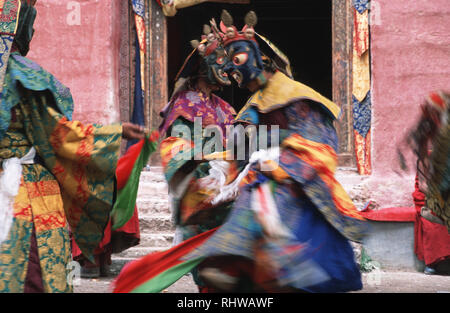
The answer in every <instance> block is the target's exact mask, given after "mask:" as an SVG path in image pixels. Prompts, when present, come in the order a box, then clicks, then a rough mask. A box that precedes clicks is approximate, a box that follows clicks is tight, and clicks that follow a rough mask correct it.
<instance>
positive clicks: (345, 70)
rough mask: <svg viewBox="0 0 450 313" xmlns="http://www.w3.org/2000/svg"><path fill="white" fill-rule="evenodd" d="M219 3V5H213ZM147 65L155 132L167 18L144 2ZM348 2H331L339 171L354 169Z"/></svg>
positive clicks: (164, 94) (162, 92)
mask: <svg viewBox="0 0 450 313" xmlns="http://www.w3.org/2000/svg"><path fill="white" fill-rule="evenodd" d="M217 2H220V1H217ZM146 7H147V8H148V10H147V15H148V16H146V26H147V55H148V57H147V62H146V78H145V79H146V86H147V88H146V95H145V97H146V110H145V115H146V121H147V125H149V126H150V127H152V128H157V127H158V125H159V123H160V121H161V120H160V117H159V111H160V109H161V108H162V107H163V106H165V105H166V103H167V101H168V82H167V80H168V75H167V73H168V51H167V41H168V30H167V17H165V16H164V14H163V12H162V9H161V7H160V6H159V5H158V4H157V2H156V1H155V0H146ZM352 8H353V6H352V0H344V1H342V0H339V1H336V0H334V1H332V13H331V14H332V41H333V42H332V59H333V60H332V92H333V99H332V100H333V101H334V102H335V103H336V104H338V105H339V106H340V107H341V109H342V113H341V116H340V118H339V120H338V121H337V122H336V129H337V133H338V138H339V150H338V159H339V166H341V167H351V168H355V167H356V160H355V155H354V139H353V117H352V110H351V108H352V106H351V99H352V83H353V82H352V57H353V56H352V52H353V14H352Z"/></svg>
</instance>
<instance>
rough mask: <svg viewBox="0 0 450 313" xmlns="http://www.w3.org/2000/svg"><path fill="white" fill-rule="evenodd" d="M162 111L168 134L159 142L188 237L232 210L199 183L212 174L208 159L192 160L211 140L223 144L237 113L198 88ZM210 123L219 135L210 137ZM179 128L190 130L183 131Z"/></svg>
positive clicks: (178, 215) (162, 130) (177, 219)
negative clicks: (217, 202) (214, 200)
mask: <svg viewBox="0 0 450 313" xmlns="http://www.w3.org/2000/svg"><path fill="white" fill-rule="evenodd" d="M162 114H163V116H164V122H163V124H162V125H161V128H160V133H161V136H164V134H166V139H165V140H163V141H162V142H161V146H160V153H161V158H162V164H163V167H164V173H165V177H166V179H167V181H168V183H169V189H170V190H169V191H170V193H171V196H172V201H173V209H174V215H175V222H176V223H177V224H178V225H181V226H182V228H183V231H184V235H183V238H184V239H186V238H190V237H192V236H193V235H196V234H198V233H201V232H203V231H206V230H209V229H212V228H214V227H216V226H218V225H220V224H221V223H222V222H223V220H224V219H225V217H226V215H227V214H228V212H229V209H230V205H229V204H222V205H218V206H213V205H211V203H210V200H211V197H212V193H211V191H210V190H207V189H205V188H203V187H201V186H200V185H199V184H198V181H199V180H200V179H201V178H204V177H206V176H208V175H209V170H210V168H211V167H210V165H209V162H202V163H198V164H195V163H194V161H193V160H194V157H195V156H196V155H198V153H202V152H203V148H204V147H205V145H207V144H208V142H210V140H218V141H219V143H220V144H221V145H222V146H221V147H220V148H224V145H225V139H224V138H225V134H226V126H227V125H231V124H232V122H233V120H234V115H235V114H236V113H235V111H234V109H233V108H232V107H231V106H230V105H229V104H228V103H227V102H225V101H223V100H222V99H221V98H219V97H217V96H215V95H213V94H212V95H211V96H210V97H208V96H207V95H206V94H204V93H202V92H199V91H181V92H179V93H178V94H176V95H175V96H174V97H173V99H172V101H171V102H169V104H168V105H167V107H166V108H165V110H164V111H163V112H162ZM196 119H197V121H198V122H199V124H197V125H196V124H195V121H196ZM208 126H217V127H218V130H219V131H220V133H221V135H220V138H216V137H215V136H212V137H208V136H207V135H206V134H205V133H204V132H205V128H206V127H208ZM177 129H184V130H188V131H189V132H188V134H182V133H179V132H177V131H176V130H177ZM211 152H217V151H214V150H211ZM233 173H234V174H235V167H234V164H233V163H230V179H232V178H233V177H235V176H233Z"/></svg>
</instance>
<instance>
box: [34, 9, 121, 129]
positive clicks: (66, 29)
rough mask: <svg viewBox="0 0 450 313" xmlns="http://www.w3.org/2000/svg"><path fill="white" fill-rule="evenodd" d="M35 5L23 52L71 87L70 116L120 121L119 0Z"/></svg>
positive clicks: (85, 119) (88, 119)
mask: <svg viewBox="0 0 450 313" xmlns="http://www.w3.org/2000/svg"><path fill="white" fill-rule="evenodd" d="M36 8H37V11H38V15H37V19H36V23H35V35H34V38H33V41H32V43H31V50H30V53H29V54H28V57H29V58H30V59H32V60H34V61H36V62H37V63H39V64H40V65H41V66H42V67H44V68H45V69H46V70H48V71H49V72H51V73H52V74H53V75H55V76H56V77H57V78H58V79H59V80H61V82H62V83H63V84H65V85H66V86H68V87H69V88H70V89H71V91H72V95H73V98H74V103H75V113H74V119H77V120H81V121H83V122H90V123H112V122H117V121H119V120H120V116H119V103H118V102H119V101H118V94H119V87H118V86H119V83H118V77H119V43H120V38H119V37H120V35H119V34H120V29H119V27H120V25H119V24H120V23H119V21H120V16H119V14H120V10H119V5H118V1H112V0H101V1H98V0H82V1H81V0H80V1H68V0H45V1H44V0H41V1H38V2H37V4H36ZM77 8H79V10H77ZM77 11H78V12H79V13H80V14H79V17H78V16H77V15H78V14H77ZM78 24H79V25H78Z"/></svg>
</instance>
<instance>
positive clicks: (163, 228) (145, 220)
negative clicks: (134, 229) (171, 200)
mask: <svg viewBox="0 0 450 313" xmlns="http://www.w3.org/2000/svg"><path fill="white" fill-rule="evenodd" d="M139 225H140V229H141V233H142V234H154V233H169V232H175V226H174V224H173V222H172V218H171V216H170V215H167V214H154V215H140V216H139Z"/></svg>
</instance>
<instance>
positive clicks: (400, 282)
mask: <svg viewBox="0 0 450 313" xmlns="http://www.w3.org/2000/svg"><path fill="white" fill-rule="evenodd" d="M120 268H121V265H120V264H114V263H113V265H112V268H111V270H112V276H111V277H105V278H98V279H81V280H80V284H79V285H78V286H75V287H74V292H75V293H109V292H111V290H110V288H111V283H112V281H113V280H114V277H115V275H117V273H119V271H120ZM362 275H363V285H364V287H363V289H362V290H360V291H358V292H357V293H450V276H440V275H425V274H423V273H419V272H406V271H405V272H404V271H387V270H375V271H372V272H370V273H363V274H362ZM163 293H197V288H196V286H195V284H194V283H193V281H192V278H191V276H190V275H188V276H184V277H183V278H181V279H180V280H179V281H177V282H176V283H175V284H173V285H172V286H170V287H169V288H168V289H167V290H164V291H163Z"/></svg>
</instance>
